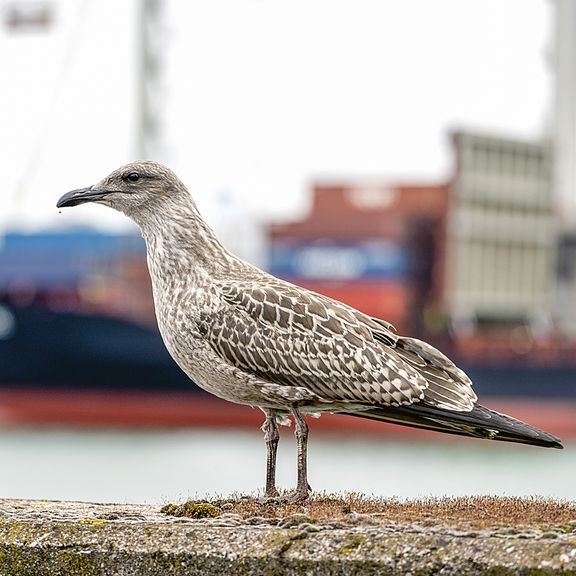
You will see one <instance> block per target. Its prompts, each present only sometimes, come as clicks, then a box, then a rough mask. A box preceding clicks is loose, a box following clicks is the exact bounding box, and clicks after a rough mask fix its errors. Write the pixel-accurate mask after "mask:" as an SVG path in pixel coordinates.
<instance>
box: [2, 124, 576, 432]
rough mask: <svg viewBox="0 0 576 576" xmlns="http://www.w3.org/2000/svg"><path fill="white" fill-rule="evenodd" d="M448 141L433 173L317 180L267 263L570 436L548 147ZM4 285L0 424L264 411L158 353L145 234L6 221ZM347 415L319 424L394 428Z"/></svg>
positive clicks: (500, 404) (272, 231) (484, 139)
mask: <svg viewBox="0 0 576 576" xmlns="http://www.w3.org/2000/svg"><path fill="white" fill-rule="evenodd" d="M454 145H455V150H456V158H457V160H458V161H457V168H456V171H455V175H454V177H453V178H452V179H451V180H450V181H449V182H447V183H444V184H436V185H422V184H420V185H405V184H401V185H389V184H388V185H382V184H378V183H377V184H372V183H369V184H366V183H360V184H359V183H357V182H353V183H328V184H326V183H322V184H317V185H315V187H314V189H313V195H312V207H311V210H310V212H309V214H308V215H307V216H306V217H305V218H304V219H302V220H300V221H294V222H285V223H276V224H271V225H269V226H268V228H267V235H268V246H269V259H268V260H269V262H268V264H269V269H270V271H271V272H272V273H273V274H275V275H278V276H281V277H283V278H285V279H287V280H289V281H292V282H295V283H297V284H300V285H303V286H305V287H307V288H309V289H311V290H314V291H317V292H320V293H323V294H326V295H328V296H331V297H334V298H337V299H339V300H342V301H344V302H347V303H348V304H350V305H352V306H354V307H356V308H359V309H360V310H363V311H364V312H366V313H367V314H370V315H373V316H376V317H380V318H384V319H386V320H387V321H389V322H391V323H392V324H394V325H395V326H396V327H397V329H398V332H399V333H402V334H411V335H414V336H416V337H419V338H422V339H425V340H427V341H430V342H431V343H433V344H434V345H436V346H437V347H439V348H440V349H441V350H442V351H444V352H445V353H446V354H447V355H449V356H450V357H452V358H453V359H454V360H455V361H456V362H457V363H458V364H459V365H460V366H461V367H462V368H463V369H464V370H465V371H467V372H468V374H469V375H470V376H471V377H472V379H473V381H474V383H475V389H476V391H477V393H478V395H479V396H480V397H481V399H482V402H483V403H487V404H489V405H490V406H491V407H493V408H495V409H497V410H501V411H505V412H511V413H513V414H514V415H515V416H517V417H519V418H521V419H525V420H529V421H531V422H532V423H533V424H536V425H539V426H541V427H543V428H546V429H549V430H551V431H552V432H554V433H557V434H559V435H561V436H567V435H572V436H576V339H575V338H574V336H573V335H572V334H571V333H570V331H568V332H565V331H563V330H562V329H561V327H562V326H565V324H562V323H560V322H559V321H558V310H557V303H556V298H555V294H556V292H555V291H556V287H557V266H556V263H557V262H558V261H559V259H560V253H561V250H562V238H561V237H559V236H557V232H556V227H555V215H554V212H553V209H552V205H551V198H550V185H549V181H550V176H549V170H550V165H549V152H548V148H547V146H546V145H545V144H535V143H528V142H517V141H512V140H503V139H501V138H493V137H488V136H481V135H477V134H467V133H459V134H457V135H455V136H454ZM2 293H3V294H4V296H3V297H0V422H60V423H62V422H64V423H75V424H95V425H96V424H120V425H159V426H176V425H202V426H210V425H214V426H216V425H217V426H222V425H227V426H231V425H236V426H237V425H242V424H246V425H254V424H257V423H258V422H259V421H260V420H261V414H260V413H259V411H258V410H250V409H248V408H246V407H242V406H235V405H232V404H229V403H225V402H222V401H220V400H218V399H216V398H213V397H211V396H209V395H206V394H205V393H204V392H202V391H201V390H200V389H199V388H197V387H196V386H195V385H194V384H193V383H192V382H191V381H190V380H189V379H188V378H187V377H186V376H185V375H184V374H183V373H182V372H181V371H180V370H179V369H178V368H177V366H176V365H175V364H174V362H173V361H172V359H171V358H170V357H169V355H168V353H167V351H166V350H165V348H164V345H163V343H162V341H161V338H160V336H159V334H158V331H157V329H156V327H155V320H154V312H153V305H152V296H151V292H150V282H149V278H148V273H147V269H146V262H145V247H144V244H143V241H142V239H141V238H139V237H136V236H133V235H116V236H114V235H105V234H101V233H97V232H90V231H85V230H84V231H75V232H67V233H58V234H56V233H54V234H36V235H24V234H7V235H6V236H5V238H4V243H3V249H2V251H1V252H0V294H2ZM2 301H3V303H1V302H2ZM357 420H358V419H347V418H345V417H333V418H322V419H321V420H320V421H319V422H318V423H317V424H316V423H315V426H317V427H318V426H319V427H320V428H324V429H330V428H336V429H339V430H364V431H374V432H376V431H377V432H379V433H384V432H389V431H390V430H392V429H393V428H391V427H383V426H378V425H377V426H374V424H373V423H370V422H368V421H366V422H364V421H362V422H359V421H357ZM398 430H399V431H401V432H402V433H403V434H414V433H415V432H413V431H411V430H409V429H406V428H399V429H398Z"/></svg>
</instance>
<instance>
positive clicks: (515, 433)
mask: <svg viewBox="0 0 576 576" xmlns="http://www.w3.org/2000/svg"><path fill="white" fill-rule="evenodd" d="M344 414H347V415H349V416H357V417H360V418H368V419H370V420H381V421H383V422H390V423H392V424H401V425H403V426H411V427H413V428H423V429H427V430H434V431H437V432H444V433H446V434H457V435H459V436H471V437H474V438H485V439H488V440H500V441H503V442H518V443H520V444H531V445H533V446H543V447H545V448H563V446H562V443H561V441H560V439H559V438H556V437H555V436H552V434H548V432H544V431H543V430H539V429H538V428H534V427H533V426H530V425H529V424H525V423H524V422H521V421H520V420H516V419H515V418H512V417H510V416H507V415H506V414H500V413H498V412H495V411H493V410H489V409H488V408H485V407H484V406H479V405H476V406H474V408H473V409H472V410H470V411H469V412H456V411H451V410H445V409H442V408H437V407H435V406H431V405H430V404H425V403H418V404H411V405H410V406H398V407H394V406H379V407H374V408H371V407H370V408H367V409H366V410H355V411H350V412H344Z"/></svg>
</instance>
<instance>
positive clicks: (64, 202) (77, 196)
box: [56, 187, 107, 208]
mask: <svg viewBox="0 0 576 576" xmlns="http://www.w3.org/2000/svg"><path fill="white" fill-rule="evenodd" d="M106 194H107V192H103V191H102V190H94V189H93V188H92V187H90V188H79V189H78V190H72V191H71V192H66V194H64V196H62V198H60V200H58V202H57V204H56V207H57V208H64V207H66V206H78V204H84V202H94V200H100V198H104V196H106Z"/></svg>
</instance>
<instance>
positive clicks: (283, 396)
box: [58, 162, 561, 500]
mask: <svg viewBox="0 0 576 576" xmlns="http://www.w3.org/2000/svg"><path fill="white" fill-rule="evenodd" d="M88 201H90V202H98V203H101V204H104V205H107V206H110V207H111V208H115V209H116V210H119V211H121V212H124V213H125V214H126V215H127V216H129V217H130V218H132V219H133V220H134V221H135V222H136V223H137V224H138V225H139V227H140V229H141V231H142V235H143V237H144V239H145V240H146V246H147V254H148V265H149V268H150V275H151V278H152V288H153V294H154V303H155V307H156V315H157V319H158V325H159V328H160V332H161V334H162V337H163V339H164V342H165V344H166V347H167V348H168V350H169V351H170V353H171V354H172V356H173V358H174V359H175V360H176V362H177V363H178V364H179V366H180V367H181V368H182V370H184V372H186V374H188V376H190V378H192V379H193V380H194V381H195V382H196V383H197V384H198V385H199V386H201V387H202V388H204V389H206V390H208V391H209V392H211V393H213V394H215V395H216V396H219V397H221V398H225V399H226V400H230V401H232V402H238V403H242V404H248V405H251V406H258V407H260V408H261V409H262V410H263V411H264V412H265V414H266V421H265V423H264V425H263V430H264V433H265V440H266V444H267V447H268V457H267V473H266V496H267V497H274V496H276V495H277V492H276V487H275V462H276V449H277V444H278V436H279V435H278V428H277V422H278V421H282V420H285V418H286V415H291V416H292V417H293V419H294V421H295V424H296V437H297V440H298V484H297V488H296V491H295V493H294V495H293V497H292V499H293V500H299V499H302V498H305V497H306V496H307V494H308V491H309V487H308V482H307V476H306V446H307V436H308V429H307V426H306V423H305V421H304V419H303V418H302V414H306V413H321V412H342V413H346V414H350V415H353V416H361V417H366V418H372V419H379V420H384V421H389V422H397V423H401V424H405V425H408V426H416V427H420V428H429V429H432V430H438V431H442V432H447V433H451V434H460V435H466V436H476V437H483V438H491V439H496V440H507V441H513V442H523V443H528V444H536V445H541V446H554V447H561V445H560V444H559V441H558V440H557V439H556V438H554V437H553V436H550V435H549V434H547V433H545V432H542V431H540V430H537V429H535V428H533V427H531V426H528V425H526V424H523V423H521V422H519V421H518V420H514V419H513V418H510V417H508V416H504V415H500V414H497V413H496V412H493V411H490V410H488V409H486V408H484V407H482V406H478V405H477V404H476V400H477V398H476V395H475V394H474V391H473V390H472V385H471V382H470V379H469V378H468V376H467V375H466V374H465V373H464V372H463V371H462V370H460V369H459V368H458V367H456V366H455V365H454V364H453V363H452V362H451V361H450V360H449V359H448V358H447V357H446V356H444V355H443V354H442V353H440V352H439V351H438V350H436V349H435V348H433V347H432V346H430V345H429V344H426V343H425V342H422V341H420V340H416V339H414V338H407V337H403V336H399V335H397V334H396V333H395V331H394V330H393V328H392V327H391V325H390V324H388V323H387V322H385V321H383V320H379V319H375V318H371V317H369V316H367V315H366V314H363V313H362V312H360V311H358V310H355V309H354V308H351V307H350V306H347V305H346V304H343V303H342V302H338V301H336V300H332V299H331V298H328V297H326V296H322V295H320V294H316V293H314V292H311V291H309V290H306V289H304V288H301V287H299V286H295V285H293V284H290V283H288V282H285V281H283V280H280V279H278V278H275V277H273V276H271V275H269V274H267V273H266V272H263V271H262V270H260V269H258V268H256V267H254V266H252V265H250V264H248V263H247V262H244V261H243V260H241V259H239V258H237V257H236V256H234V255H232V254H230V252H228V251H227V250H226V249H225V248H224V247H223V246H222V245H221V244H220V242H219V241H218V240H217V238H216V237H215V235H214V233H213V232H212V230H211V229H210V228H209V227H208V226H207V225H206V223H205V222H204V221H203V220H202V218H201V216H200V214H199V212H198V210H197V208H196V205H195V203H194V201H193V199H192V198H191V196H190V194H189V193H188V191H187V190H186V188H185V186H184V185H183V184H182V182H180V180H179V179H178V178H177V177H176V176H175V175H174V174H173V173H172V172H171V171H170V170H169V169H168V168H166V167H165V166H162V165H160V164H157V163H155V162H135V163H132V164H129V165H127V166H124V167H122V168H119V169H118V170H116V171H114V172H112V174H110V176H108V177H106V178H105V179H104V180H102V181H101V182H99V183H98V184H96V185H94V186H92V187H90V188H84V189H80V190H74V191H72V192H69V193H68V194H65V195H64V196H63V197H62V198H61V199H60V200H59V202H58V206H75V205H76V204H80V203H83V202H88Z"/></svg>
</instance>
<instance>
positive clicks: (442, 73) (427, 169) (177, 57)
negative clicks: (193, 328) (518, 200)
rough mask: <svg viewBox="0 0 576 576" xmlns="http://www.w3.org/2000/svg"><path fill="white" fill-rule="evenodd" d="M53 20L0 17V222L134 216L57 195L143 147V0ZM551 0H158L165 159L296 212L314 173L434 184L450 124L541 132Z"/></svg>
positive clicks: (269, 214) (205, 186)
mask: <svg viewBox="0 0 576 576" xmlns="http://www.w3.org/2000/svg"><path fill="white" fill-rule="evenodd" d="M4 1H5V2H6V0H4ZM55 5H56V14H55V16H56V20H55V25H54V27H53V28H52V30H51V31H49V32H47V33H24V34H19V35H15V34H9V33H8V32H7V30H6V29H5V28H2V29H1V30H0V78H1V91H0V158H1V163H2V185H1V186H0V232H1V231H2V229H3V228H6V227H10V228H12V229H14V228H19V229H27V230H29V229H37V228H39V227H64V226H70V225H73V224H86V225H98V226H101V227H106V228H116V229H117V228H123V227H126V226H127V223H126V220H125V218H124V217H123V216H121V215H116V214H114V213H113V212H112V211H111V210H109V209H106V208H104V207H100V206H83V207H79V208H75V209H68V210H64V211H62V214H58V211H57V210H56V208H55V207H54V205H55V202H56V200H57V198H58V197H59V196H60V195H61V194H62V193H64V192H66V191H68V190H70V189H73V188H79V187H83V186H87V185H90V184H92V183H94V182H95V181H97V180H99V179H100V178H102V177H103V176H105V175H106V174H107V173H108V172H110V171H111V170H112V169H114V168H117V167H118V166H120V165H121V164H124V163H126V162H128V161H130V160H133V159H135V150H136V147H135V135H134V132H135V122H136V113H135V106H136V104H135V102H136V96H135V95H136V92H135V86H136V75H137V58H136V47H135V27H136V24H137V22H138V18H137V16H136V10H137V6H138V1H137V0H123V1H117V0H114V1H113V0H100V1H95V0H82V1H78V0H77V1H72V0H59V1H58V0H55ZM552 16H553V14H552V3H551V2H549V1H547V0H476V1H471V0H470V1H467V2H463V1H462V0H434V1H431V0H401V1H400V0H396V1H391V0H290V1H288V0H276V1H273V0H269V1H264V0H211V1H210V2H204V1H200V0H193V1H190V2H184V1H177V0H168V1H167V3H166V8H165V11H164V25H163V30H164V32H163V37H162V36H161V37H160V39H159V40H160V41H159V42H158V45H159V46H162V45H163V48H162V50H163V61H164V62H165V66H166V68H165V72H164V78H163V81H162V84H163V87H162V90H161V92H160V98H159V101H160V102H161V106H160V110H159V112H160V114H161V115H162V118H163V123H164V135H163V150H164V152H163V153H162V157H159V158H156V159H158V160H162V161H164V162H166V163H167V164H169V165H170V166H171V167H173V168H174V169H175V171H176V172H177V173H178V174H179V175H180V177H181V178H182V179H183V180H184V182H185V183H186V184H187V185H188V187H189V188H190V190H191V191H192V193H193V195H194V196H195V197H196V199H197V200H198V202H199V204H200V206H201V208H203V209H204V211H205V213H207V215H208V217H209V219H214V218H217V212H218V206H219V203H218V198H221V197H222V195H223V193H224V192H225V193H227V194H228V195H230V194H231V195H233V197H234V205H235V206H237V207H239V208H241V210H243V211H245V212H248V213H250V214H253V215H255V216H257V217H258V218H274V219H277V220H278V219H284V218H287V217H293V216H294V215H297V214H298V213H299V212H301V211H302V210H304V209H305V208H306V206H307V203H306V202H307V198H308V188H309V184H310V183H311V182H312V181H314V180H315V179H317V178H319V179H323V180H326V179H329V180H337V179H338V178H346V179H350V178H357V179H359V180H365V179H371V180H373V179H378V180H382V181H384V182H386V181H395V180H398V179H401V180H417V181H433V182H434V181H439V180H442V179H444V178H446V177H447V176H448V175H449V173H450V169H451V165H450V160H451V155H450V149H449V140H448V137H447V133H448V131H449V130H450V129H452V128H455V127H457V126H462V127H472V128H478V129H482V130H487V131H490V132H503V133H505V134H512V135H517V136H521V137H527V138H531V137H539V136H542V135H543V134H544V131H545V129H546V122H547V119H548V118H547V117H548V114H549V111H550V98H551V87H552V86H551V82H552V75H551V72H552V71H551V70H550V69H549V66H548V64H547V54H548V53H549V52H550V49H551V39H552V38H551V19H552Z"/></svg>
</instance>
